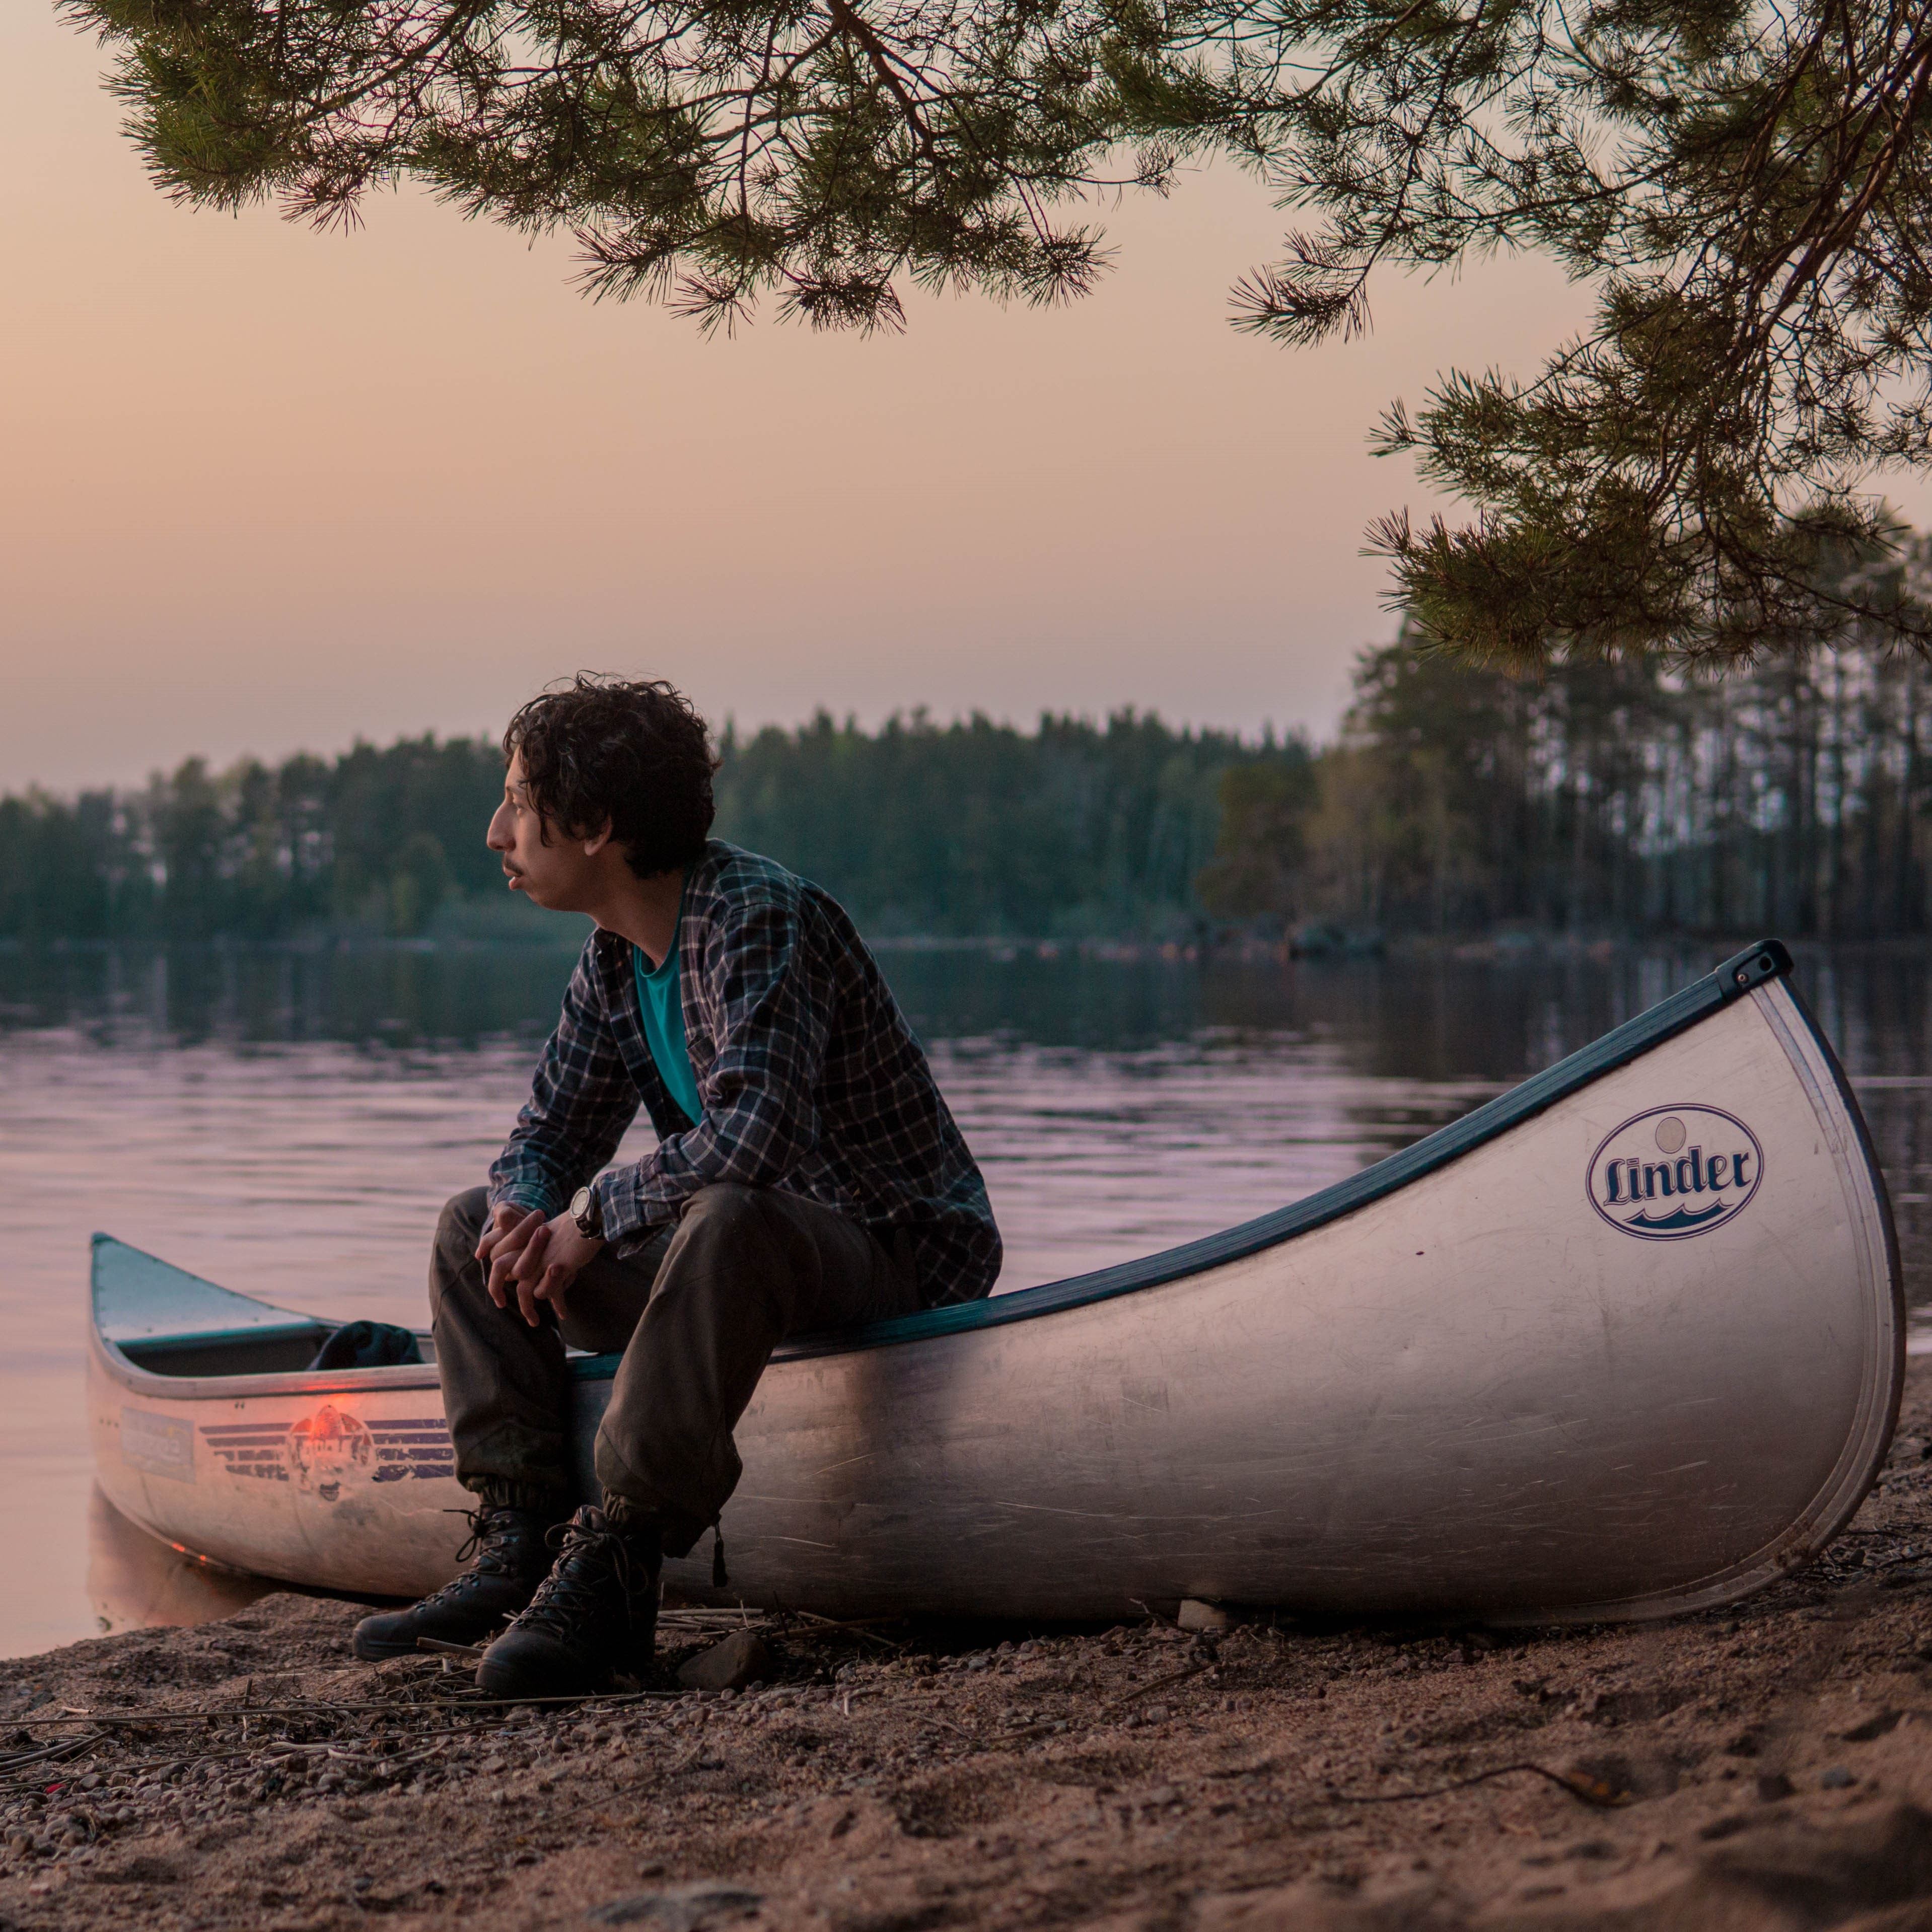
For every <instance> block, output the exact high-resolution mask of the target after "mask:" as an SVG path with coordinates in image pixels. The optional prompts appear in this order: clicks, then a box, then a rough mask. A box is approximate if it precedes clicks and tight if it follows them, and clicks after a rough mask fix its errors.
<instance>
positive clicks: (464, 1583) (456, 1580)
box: [422, 1503, 514, 1607]
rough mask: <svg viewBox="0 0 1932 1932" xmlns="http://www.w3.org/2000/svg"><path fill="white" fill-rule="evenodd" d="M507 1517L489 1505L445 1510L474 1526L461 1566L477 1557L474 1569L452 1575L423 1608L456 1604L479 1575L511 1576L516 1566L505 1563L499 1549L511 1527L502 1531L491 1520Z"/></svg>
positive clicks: (462, 1550) (459, 1557)
mask: <svg viewBox="0 0 1932 1932" xmlns="http://www.w3.org/2000/svg"><path fill="white" fill-rule="evenodd" d="M443 1514H444V1515H446V1516H460V1517H462V1519H463V1521H464V1522H465V1523H467V1524H469V1535H467V1536H466V1537H465V1538H463V1544H462V1547H460V1549H459V1550H458V1551H457V1553H456V1560H457V1562H459V1563H467V1562H469V1559H470V1558H471V1557H472V1556H474V1557H475V1559H476V1563H475V1568H472V1569H469V1570H465V1571H463V1573H462V1574H460V1576H456V1577H452V1578H451V1579H450V1580H449V1582H448V1583H446V1584H444V1585H443V1587H442V1589H440V1590H433V1591H431V1593H430V1594H429V1595H428V1596H427V1597H425V1598H423V1600H422V1606H423V1607H427V1606H428V1605H429V1604H445V1603H452V1602H454V1601H455V1600H456V1599H457V1598H459V1597H460V1596H461V1595H463V1592H464V1591H466V1590H467V1589H469V1586H470V1585H471V1584H472V1583H475V1580H477V1578H478V1577H490V1576H496V1577H507V1576H508V1575H509V1574H511V1571H512V1569H513V1568H514V1566H513V1565H511V1564H509V1563H508V1562H505V1560H504V1558H503V1554H502V1550H500V1549H499V1547H498V1544H499V1539H503V1538H505V1532H507V1530H508V1527H509V1526H508V1525H507V1524H506V1525H505V1526H502V1529H498V1528H496V1526H493V1524H492V1523H491V1521H490V1519H491V1518H492V1517H496V1516H499V1515H502V1514H505V1512H504V1511H502V1510H500V1509H498V1508H494V1507H493V1506H492V1505H490V1504H488V1503H485V1504H484V1505H482V1507H481V1508H480V1509H473V1510H445V1511H443Z"/></svg>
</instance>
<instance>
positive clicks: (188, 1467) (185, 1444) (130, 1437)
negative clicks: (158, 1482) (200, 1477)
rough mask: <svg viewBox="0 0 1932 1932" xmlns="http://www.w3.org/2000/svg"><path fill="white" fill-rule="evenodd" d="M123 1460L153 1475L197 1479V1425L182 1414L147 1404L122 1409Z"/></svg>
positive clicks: (186, 1481)
mask: <svg viewBox="0 0 1932 1932" xmlns="http://www.w3.org/2000/svg"><path fill="white" fill-rule="evenodd" d="M121 1461H122V1462H124V1463H126V1464H127V1466H128V1468H129V1469H139V1470H141V1471H142V1472H143V1473H144V1474H145V1475H150V1476H172V1478H174V1479H175V1481H176V1482H178V1483H191V1482H193V1481H194V1429H193V1425H192V1424H190V1423H188V1422H187V1421H184V1420H183V1419H182V1418H181V1417H179V1416H175V1415H155V1414H154V1412H153V1411H152V1410H151V1409H123V1410H122V1411H121Z"/></svg>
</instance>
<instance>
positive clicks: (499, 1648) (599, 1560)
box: [476, 1506, 664, 1697]
mask: <svg viewBox="0 0 1932 1932" xmlns="http://www.w3.org/2000/svg"><path fill="white" fill-rule="evenodd" d="M550 1541H551V1542H552V1543H553V1544H556V1545H557V1546H558V1550H557V1559H556V1562H555V1564H554V1565H552V1566H551V1569H550V1574H549V1575H548V1576H547V1577H545V1578H544V1580H543V1583H542V1584H541V1586H540V1587H539V1589H538V1591H537V1593H536V1595H535V1596H534V1597H533V1598H532V1599H531V1600H530V1606H529V1609H528V1610H525V1611H524V1612H523V1614H522V1615H521V1616H519V1617H518V1618H517V1620H516V1622H514V1623H513V1624H512V1625H511V1626H510V1628H508V1630H506V1631H505V1632H504V1633H503V1634H502V1636H501V1637H499V1638H497V1640H496V1642H495V1643H493V1644H491V1645H490V1648H489V1649H487V1651H485V1652H484V1654H483V1661H482V1662H481V1664H478V1666H477V1667H476V1688H478V1690H479V1691H483V1692H484V1693H485V1694H486V1695H487V1696H489V1697H587V1696H589V1695H590V1694H592V1693H594V1692H595V1691H604V1690H607V1689H608V1688H610V1679H611V1678H612V1676H613V1675H615V1674H616V1673H617V1672H619V1671H622V1672H624V1673H626V1674H627V1675H628V1676H633V1677H641V1676H643V1675H644V1673H646V1671H648V1670H649V1669H650V1665H651V1649H652V1644H653V1643H654V1642H655V1639H656V1636H657V1628H658V1576H659V1574H660V1573H661V1571H662V1570H663V1568H664V1547H663V1542H662V1539H661V1538H660V1536H659V1535H658V1532H657V1530H656V1529H655V1527H654V1526H648V1525H645V1524H641V1523H638V1524H631V1523H626V1524H624V1525H622V1526H619V1525H618V1524H616V1523H613V1522H612V1521H611V1520H610V1518H609V1517H607V1516H605V1514H604V1512H603V1511H601V1510H600V1509H592V1508H589V1507H587V1506H586V1508H583V1509H580V1510H579V1511H577V1514H576V1516H575V1517H574V1518H573V1519H572V1520H571V1521H570V1522H569V1523H565V1524H564V1525H562V1526H561V1527H560V1528H559V1529H554V1530H553V1531H551V1532H550Z"/></svg>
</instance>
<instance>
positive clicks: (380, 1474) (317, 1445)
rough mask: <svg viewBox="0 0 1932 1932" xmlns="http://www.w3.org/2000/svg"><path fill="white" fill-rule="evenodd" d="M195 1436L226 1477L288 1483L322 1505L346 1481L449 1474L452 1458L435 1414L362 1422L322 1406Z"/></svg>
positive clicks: (218, 1426)
mask: <svg viewBox="0 0 1932 1932" xmlns="http://www.w3.org/2000/svg"><path fill="white" fill-rule="evenodd" d="M201 1433H202V1437H203V1438H204V1439H205V1441H206V1442H207V1444H208V1448H210V1449H211V1450H212V1451H214V1454H215V1456H216V1457H217V1459H218V1460H220V1463H221V1464H222V1466H223V1468H224V1469H226V1470H227V1472H228V1473H229V1475H231V1476H244V1477H250V1478H254V1479H255V1480H257V1481H262V1482H270V1483H287V1482H293V1483H295V1484H297V1485H298V1486H299V1487H301V1488H302V1489H305V1490H311V1491H312V1492H313V1493H314V1494H315V1495H317V1496H320V1498H321V1499H322V1500H323V1502H335V1499H336V1498H337V1497H338V1496H340V1495H341V1493H342V1481H343V1478H344V1477H345V1476H346V1475H351V1474H357V1475H363V1474H366V1475H368V1478H369V1479H370V1481H372V1482H377V1483H400V1482H402V1481H404V1480H406V1479H407V1478H410V1477H412V1476H417V1477H422V1478H425V1479H428V1478H433V1477H437V1476H454V1475H455V1474H456V1451H455V1448H453V1447H452V1445H451V1443H450V1440H449V1428H448V1427H447V1425H446V1424H445V1423H444V1421H443V1418H442V1417H441V1416H440V1415H428V1416H422V1417H415V1418H405V1419H404V1420H402V1421H395V1422H392V1421H374V1422H367V1423H365V1422H364V1421H362V1420H361V1418H359V1417H356V1416H353V1415H349V1414H348V1413H347V1412H345V1411H344V1410H342V1409H338V1408H337V1407H336V1406H335V1404H334V1403H323V1406H322V1407H321V1408H320V1409H317V1411H316V1412H315V1413H314V1415H305V1416H303V1417H302V1418H300V1419H299V1421H295V1422H220V1423H204V1424H202V1431H201Z"/></svg>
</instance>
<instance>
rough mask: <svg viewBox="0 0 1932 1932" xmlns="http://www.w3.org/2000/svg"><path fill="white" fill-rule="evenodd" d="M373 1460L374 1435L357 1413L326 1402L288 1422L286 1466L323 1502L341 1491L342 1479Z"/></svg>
mask: <svg viewBox="0 0 1932 1932" xmlns="http://www.w3.org/2000/svg"><path fill="white" fill-rule="evenodd" d="M375 1460H376V1439H375V1438H374V1436H371V1434H370V1433H369V1431H368V1427H367V1425H366V1424H365V1423H364V1422H363V1421H362V1418H361V1417H360V1416H356V1415H350V1413H349V1412H348V1411H347V1409H338V1408H337V1407H336V1406H335V1403H332V1402H326V1403H323V1406H321V1407H320V1409H317V1411H316V1412H315V1413H314V1415H305V1416H304V1417H303V1418H302V1420H301V1421H299V1422H292V1423H291V1424H290V1425H289V1467H290V1469H293V1471H294V1472H295V1475H296V1481H297V1482H298V1483H299V1484H301V1485H302V1487H303V1488H304V1489H305V1490H307V1489H313V1490H314V1491H315V1493H316V1494H317V1496H320V1497H321V1499H323V1502H326V1503H332V1502H335V1499H336V1498H337V1497H338V1496H340V1495H341V1493H342V1479H343V1478H344V1477H345V1476H349V1475H354V1474H355V1473H356V1471H357V1470H359V1469H368V1468H369V1467H370V1466H371V1465H372V1464H373V1463H374V1462H375Z"/></svg>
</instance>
